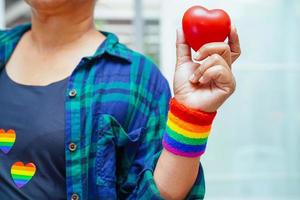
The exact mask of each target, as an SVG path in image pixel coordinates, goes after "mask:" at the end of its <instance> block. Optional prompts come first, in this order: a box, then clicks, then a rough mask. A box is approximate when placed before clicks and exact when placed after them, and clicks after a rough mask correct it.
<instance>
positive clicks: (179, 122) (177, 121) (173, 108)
mask: <svg viewBox="0 0 300 200" xmlns="http://www.w3.org/2000/svg"><path fill="white" fill-rule="evenodd" d="M215 115H216V112H212V113H209V112H203V111H200V110H195V109H190V108H188V107H186V106H184V105H182V104H181V103H179V102H178V101H177V100H176V99H175V98H172V99H171V101H170V110H169V113H168V121H167V126H166V131H165V134H164V137H163V141H162V143H163V146H164V148H165V149H166V150H167V151H169V152H171V153H173V154H176V155H179V156H184V157H199V156H201V155H202V154H203V153H204V152H205V149H206V143H207V138H208V136H209V133H210V130H211V125H212V122H213V120H214V118H215Z"/></svg>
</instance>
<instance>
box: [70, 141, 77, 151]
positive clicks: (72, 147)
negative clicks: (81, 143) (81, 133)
mask: <svg viewBox="0 0 300 200" xmlns="http://www.w3.org/2000/svg"><path fill="white" fill-rule="evenodd" d="M76 148H77V145H76V144H75V143H73V142H71V143H70V144H69V150H70V151H75V150H76Z"/></svg>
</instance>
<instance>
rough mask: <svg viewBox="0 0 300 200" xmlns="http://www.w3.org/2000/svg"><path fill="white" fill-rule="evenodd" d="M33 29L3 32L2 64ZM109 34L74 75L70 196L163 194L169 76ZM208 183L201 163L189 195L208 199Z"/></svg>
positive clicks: (69, 103)
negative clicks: (160, 173)
mask: <svg viewBox="0 0 300 200" xmlns="http://www.w3.org/2000/svg"><path fill="white" fill-rule="evenodd" d="M29 29H30V25H21V26H17V27H15V28H13V29H10V30H6V31H1V32H0V70H1V69H2V68H4V67H5V64H6V63H7V61H8V59H9V57H10V56H11V54H12V52H13V50H14V49H15V47H16V45H17V43H18V41H19V39H20V38H21V36H22V35H23V34H24V33H25V32H26V31H27V30H29ZM104 34H105V35H106V37H107V38H106V40H105V41H104V42H103V43H102V44H101V45H100V46H99V48H98V50H97V51H96V52H95V54H94V55H93V56H90V57H84V58H82V60H81V62H80V63H79V64H78V65H77V66H76V68H75V70H74V71H73V73H72V74H71V76H70V78H69V81H68V87H67V91H66V99H65V116H66V121H65V156H66V184H67V188H66V190H67V199H73V200H76V199H105V200H108V199H138V200H150V199H153V200H154V199H162V197H161V196H160V194H159V191H158V189H157V187H156V185H155V182H154V179H153V171H154V169H155V165H156V162H157V159H158V157H159V155H160V153H161V150H162V142H161V140H162V136H163V133H164V130H165V125H166V117H167V112H168V103H169V99H170V98H171V94H170V89H169V85H168V82H167V81H166V79H165V78H164V77H163V75H162V74H161V73H160V71H159V70H158V68H157V67H156V66H155V65H154V64H153V63H152V62H151V61H150V60H149V59H147V58H146V57H144V56H142V55H140V54H138V53H136V52H134V51H132V50H130V49H128V48H127V47H126V46H124V45H122V44H120V43H119V42H118V39H117V37H116V36H115V35H113V34H111V33H104ZM66 59H67V58H66ZM0 106H1V105H0ZM0 111H1V110H0ZM0 187H1V181H0ZM45 187H47V186H45ZM204 191H205V186H204V176H203V171H202V167H200V170H199V174H198V177H197V180H196V182H195V184H194V186H193V188H192V190H191V191H190V193H189V195H188V197H187V199H203V198H204ZM49 198H51V197H49Z"/></svg>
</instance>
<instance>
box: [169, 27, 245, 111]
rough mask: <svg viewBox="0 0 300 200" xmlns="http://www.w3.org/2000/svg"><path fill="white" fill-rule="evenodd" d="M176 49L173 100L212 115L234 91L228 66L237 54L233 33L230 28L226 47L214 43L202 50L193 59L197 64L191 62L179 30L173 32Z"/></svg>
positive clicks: (232, 79)
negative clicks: (175, 38)
mask: <svg viewBox="0 0 300 200" xmlns="http://www.w3.org/2000/svg"><path fill="white" fill-rule="evenodd" d="M176 47H177V64H176V71H175V76H174V94H175V98H176V100H177V101H178V102H180V103H181V104H183V105H185V106H186V107H188V108H192V109H198V110H201V111H205V112H214V111H216V110H217V109H218V108H219V107H220V106H221V105H222V104H223V103H224V101H225V100H226V99H227V98H228V97H229V96H230V95H231V94H232V93H233V92H234V90H235V79H234V76H233V74H232V71H231V64H232V63H233V62H234V61H235V60H236V59H237V58H238V57H239V55H240V54H241V50H240V44H239V38H238V34H237V31H236V29H235V28H234V27H232V28H231V32H230V35H229V42H228V44H227V43H224V42H215V43H208V44H206V45H204V46H202V47H201V48H200V49H199V50H198V51H197V52H196V54H195V56H194V60H195V61H202V62H201V64H198V63H196V62H193V60H192V58H191V50H190V49H191V48H190V47H189V45H188V44H187V43H186V42H185V38H184V33H183V31H182V29H179V30H177V42H176Z"/></svg>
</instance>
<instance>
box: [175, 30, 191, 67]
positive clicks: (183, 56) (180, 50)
mask: <svg viewBox="0 0 300 200" xmlns="http://www.w3.org/2000/svg"><path fill="white" fill-rule="evenodd" d="M176 35H177V39H176V54H177V64H176V67H178V66H180V65H181V64H183V63H185V62H189V61H192V58H191V48H190V46H189V45H188V44H187V43H186V40H185V37H184V32H183V30H182V28H179V29H177V34H176Z"/></svg>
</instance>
